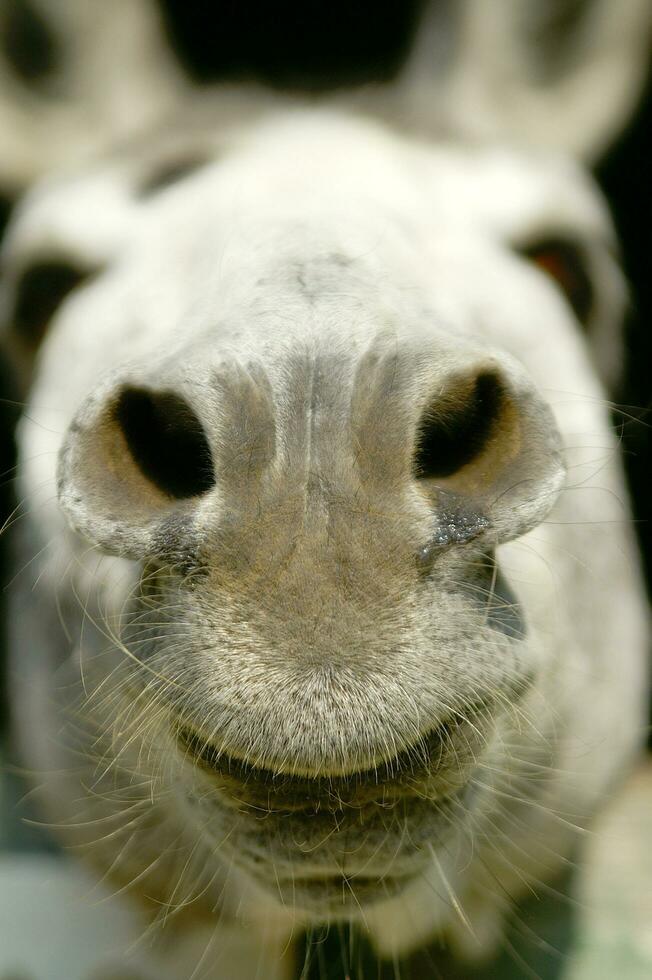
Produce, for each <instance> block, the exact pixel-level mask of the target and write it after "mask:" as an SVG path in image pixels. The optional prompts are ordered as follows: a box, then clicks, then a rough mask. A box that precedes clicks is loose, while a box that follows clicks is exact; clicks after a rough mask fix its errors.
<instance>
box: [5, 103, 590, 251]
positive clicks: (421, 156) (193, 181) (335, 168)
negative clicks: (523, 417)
mask: <svg viewBox="0 0 652 980" xmlns="http://www.w3.org/2000/svg"><path fill="white" fill-rule="evenodd" d="M175 170H176V178H177V179H172V180H167V181H166V180H164V181H163V182H162V183H159V184H157V178H158V176H159V175H161V174H162V175H163V176H164V177H165V175H166V173H167V174H168V175H171V176H172V178H174V177H175ZM546 225H549V226H551V227H553V228H555V229H556V230H559V231H563V230H564V229H565V228H570V229H579V230H580V232H581V233H583V234H584V233H585V234H588V235H596V234H598V235H600V236H603V235H604V228H605V225H606V222H605V217H604V214H603V213H602V209H601V206H600V204H599V203H598V199H597V197H596V195H595V194H594V192H593V189H592V187H591V185H590V183H589V182H588V181H587V180H586V179H585V178H584V177H583V176H581V175H580V173H579V171H578V170H577V168H576V167H575V166H574V165H573V164H571V163H569V162H567V161H564V160H562V159H559V158H556V157H553V156H550V155H549V154H543V155H531V154H529V155H525V154H522V153H518V152H512V151H510V150H506V149H504V148H496V149H492V148H488V149H487V148H484V149H479V148H476V147H473V146H469V147H464V146H452V145H449V144H447V143H436V142H429V143H428V144H425V143H419V142H416V141H411V140H407V139H403V138H401V137H399V136H397V135H395V134H393V133H390V132H389V131H387V130H385V129H384V128H383V127H381V126H379V125H377V124H375V123H372V122H369V121H368V120H365V119H363V118H361V117H355V116H351V115H348V114H344V113H338V112H335V111H320V110H313V111H310V110H305V109H298V108H296V107H295V108H293V109H292V108H291V109H285V110H283V111H278V110H274V111H271V110H265V109H260V108H259V109H258V110H257V111H256V112H253V111H250V112H249V113H245V119H244V121H243V120H242V119H238V116H237V114H236V113H232V114H230V115H229V116H228V117H225V118H220V119H217V120H213V121H211V120H208V121H205V122H204V124H202V125H197V123H196V121H193V122H192V123H191V124H188V123H186V122H185V121H184V120H183V119H180V120H177V121H176V123H173V124H171V125H168V127H167V128H166V130H165V131H164V132H162V133H161V134H160V135H159V136H158V137H157V136H156V135H151V134H148V136H147V138H146V140H144V141H143V143H142V145H139V144H137V143H136V144H132V145H130V146H127V147H124V148H122V149H121V150H120V151H119V152H118V153H117V154H116V155H114V157H113V158H112V159H110V160H107V161H104V162H102V163H100V164H98V165H97V166H95V167H91V168H88V169H87V170H86V172H85V173H84V174H83V175H81V176H75V175H72V176H70V177H64V178H62V179H59V180H57V179H55V180H50V181H48V182H45V183H44V184H42V185H41V186H40V187H39V188H37V189H36V190H35V191H34V192H33V193H32V194H31V195H30V197H29V198H28V200H27V203H26V204H25V205H24V207H23V208H22V214H21V220H20V221H19V222H18V223H17V226H16V227H15V229H14V233H13V236H12V242H11V249H10V250H11V252H12V253H13V254H14V255H20V253H23V254H25V255H29V253H30V252H32V253H33V252H47V251H48V250H51V251H52V250H56V248H57V247H61V248H62V249H63V250H64V251H67V252H69V253H70V252H71V251H72V252H73V253H74V252H75V250H77V251H78V252H79V253H80V254H83V255H85V256H86V257H88V259H89V260H91V261H92V260H95V259H96V260H97V261H100V260H102V259H104V258H106V257H109V256H111V255H115V254H116V253H119V252H120V251H121V250H124V249H125V248H126V247H128V246H129V245H131V244H133V243H135V242H142V243H143V245H144V247H146V248H147V249H148V250H150V251H152V252H153V254H156V255H161V256H162V255H164V254H166V253H168V254H174V253H175V254H177V255H179V254H180V253H181V252H182V251H183V250H184V249H190V250H192V249H193V246H194V245H195V244H196V242H197V241H198V240H199V239H200V238H203V239H204V243H205V245H206V246H207V247H208V246H209V245H211V244H212V245H217V244H218V243H221V244H222V246H223V245H224V242H225V239H226V238H227V237H228V238H229V241H230V243H231V244H232V245H234V244H235V242H236V240H237V238H238V235H242V236H244V237H246V238H247V239H248V241H249V244H250V251H252V252H253V251H255V250H256V247H258V250H259V251H260V250H261V249H262V248H263V247H264V245H265V243H266V242H268V243H269V242H270V241H271V240H273V239H274V240H275V245H274V248H276V249H278V247H279V244H280V243H282V242H283V241H284V242H285V243H286V244H290V243H291V241H292V240H294V241H297V240H298V239H299V238H301V240H303V241H304V243H305V244H306V246H308V247H310V242H311V239H315V240H316V239H319V241H320V242H321V243H323V244H324V246H326V247H331V248H333V249H336V248H337V245H338V240H339V242H340V243H341V241H342V239H345V240H346V242H348V243H349V248H350V250H351V251H356V250H357V251H358V252H362V251H365V250H366V251H369V250H370V249H372V247H373V243H374V242H376V243H379V242H382V240H383V238H384V239H385V240H386V241H387V240H389V239H390V238H393V239H394V240H396V239H397V238H398V239H400V237H401V234H403V235H405V234H407V235H410V236H414V234H415V233H418V234H419V235H420V236H421V237H423V236H429V237H430V238H432V239H433V240H434V239H439V240H442V239H443V238H444V237H447V238H448V239H449V240H450V239H451V237H452V236H460V235H461V236H467V235H470V236H473V237H475V238H476V239H477V238H478V236H480V235H484V236H486V237H487V239H491V238H494V239H505V238H507V239H510V238H511V239H515V238H518V237H526V236H527V235H528V234H529V233H530V231H538V230H539V229H540V228H542V227H545V226H546ZM385 232H387V234H384V233H385ZM329 238H330V241H329Z"/></svg>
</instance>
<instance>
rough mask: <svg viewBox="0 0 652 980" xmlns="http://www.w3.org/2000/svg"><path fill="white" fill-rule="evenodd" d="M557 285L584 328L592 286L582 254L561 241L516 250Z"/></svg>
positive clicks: (553, 239) (565, 241) (573, 246)
mask: <svg viewBox="0 0 652 980" xmlns="http://www.w3.org/2000/svg"><path fill="white" fill-rule="evenodd" d="M519 251H520V253H521V255H523V256H524V257H525V258H526V259H529V260H530V262H533V263H534V265H536V266H538V267H539V268H540V269H541V270H542V271H543V272H545V273H546V275H548V276H550V278H551V279H554V281H555V282H556V283H557V285H558V286H559V288H560V289H561V291H562V293H563V294H564V296H565V297H566V299H567V300H568V303H569V304H570V307H571V309H572V310H573V312H574V314H575V316H576V317H577V319H578V320H579V321H580V323H581V324H583V325H584V326H586V324H587V323H588V321H589V319H590V317H591V313H592V311H593V303H594V292H593V283H592V282H591V277H590V275H589V271H588V268H587V260H586V256H585V254H584V252H583V250H582V249H581V248H580V246H579V245H577V244H576V243H575V242H572V241H568V240H566V239H564V238H552V237H551V238H546V239H543V240H542V241H540V242H535V243H534V244H532V245H526V246H525V247H523V248H521V249H519Z"/></svg>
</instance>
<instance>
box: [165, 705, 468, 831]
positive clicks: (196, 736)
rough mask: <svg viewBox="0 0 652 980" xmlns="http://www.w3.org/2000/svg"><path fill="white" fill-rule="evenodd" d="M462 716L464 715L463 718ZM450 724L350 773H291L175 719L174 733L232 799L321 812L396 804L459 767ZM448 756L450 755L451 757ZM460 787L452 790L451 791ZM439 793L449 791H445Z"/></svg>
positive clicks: (271, 808) (277, 808) (280, 808)
mask: <svg viewBox="0 0 652 980" xmlns="http://www.w3.org/2000/svg"><path fill="white" fill-rule="evenodd" d="M462 720H463V719H462ZM453 728H454V725H451V723H450V722H447V723H444V724H442V725H440V726H438V727H437V728H435V729H433V730H431V731H430V732H427V733H426V734H425V735H424V736H423V737H422V738H421V739H420V740H419V741H418V743H417V744H416V745H413V746H411V747H410V748H408V749H404V750H403V751H401V752H399V753H398V754H397V755H396V756H395V757H394V758H392V759H390V760H388V761H385V762H383V763H381V764H380V765H378V766H377V767H375V768H371V769H366V770H361V771H358V772H354V773H352V774H350V775H346V776H341V775H335V776H330V775H323V776H321V775H315V776H303V775H293V774H288V773H285V772H281V773H278V772H274V771H273V770H272V769H268V768H265V767H262V766H258V765H254V764H252V763H249V762H246V761H244V760H242V759H239V758H237V757H234V756H232V755H230V754H229V753H228V752H225V751H222V750H220V749H219V748H218V747H217V746H216V745H214V744H213V743H212V742H211V741H209V740H207V739H206V738H205V737H204V736H203V735H202V734H201V733H200V732H199V731H197V730H196V729H195V728H194V727H192V726H190V725H188V724H185V723H178V724H177V725H176V726H175V730H174V731H175V735H176V738H177V741H178V744H179V745H180V747H181V748H182V750H183V752H184V755H185V756H187V757H189V758H190V759H191V760H192V761H193V762H194V763H195V764H197V765H199V766H200V767H201V768H202V769H204V770H205V771H207V772H209V773H211V774H212V775H214V776H217V777H218V779H219V782H220V784H221V785H222V788H223V789H224V790H225V791H226V792H227V794H228V795H230V796H231V797H232V798H233V799H234V800H235V801H236V802H238V803H244V804H247V805H250V806H254V807H258V808H261V809H264V810H265V811H267V812H269V811H275V812H302V813H306V812H319V811H322V812H323V811H331V812H332V811H336V810H342V809H344V808H347V807H348V808H362V807H367V806H369V805H374V806H376V807H377V806H385V807H388V806H394V805H395V804H396V803H397V802H398V801H399V800H400V799H403V798H405V797H406V796H409V795H413V794H414V795H421V793H420V792H419V790H420V786H421V784H422V782H423V780H424V779H425V778H426V777H430V776H432V774H433V771H435V770H437V771H444V770H445V769H447V768H448V766H450V765H451V763H452V765H453V766H455V767H457V768H458V769H459V767H460V765H461V759H460V755H461V749H460V746H458V745H453V744H452V743H451V734H452V729H453ZM451 756H452V758H450V757H451ZM457 788H459V783H458V784H457V786H454V787H453V788H452V791H454V790H455V789H457ZM442 795H443V796H445V795H448V794H447V793H446V792H445V790H444V791H442Z"/></svg>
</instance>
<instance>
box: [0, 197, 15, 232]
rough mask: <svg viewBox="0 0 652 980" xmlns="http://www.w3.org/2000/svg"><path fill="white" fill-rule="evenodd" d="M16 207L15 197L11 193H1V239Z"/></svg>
mask: <svg viewBox="0 0 652 980" xmlns="http://www.w3.org/2000/svg"><path fill="white" fill-rule="evenodd" d="M13 206H14V195H13V194H11V193H9V191H0V239H1V238H2V236H3V235H4V232H5V228H6V227H7V225H8V223H9V218H10V217H11V209H12V208H13Z"/></svg>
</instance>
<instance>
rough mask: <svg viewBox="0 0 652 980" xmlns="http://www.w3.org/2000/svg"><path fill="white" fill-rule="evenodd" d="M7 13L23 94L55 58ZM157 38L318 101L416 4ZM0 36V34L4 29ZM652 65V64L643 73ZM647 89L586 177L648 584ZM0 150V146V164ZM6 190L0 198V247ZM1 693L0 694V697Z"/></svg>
mask: <svg viewBox="0 0 652 980" xmlns="http://www.w3.org/2000/svg"><path fill="white" fill-rule="evenodd" d="M0 2H3V3H4V2H6V3H7V7H6V8H5V17H6V16H7V11H9V12H10V15H11V16H10V19H9V20H8V21H7V24H9V26H10V28H11V30H8V29H7V30H5V36H4V38H3V42H2V47H3V49H4V52H3V56H4V57H5V58H8V59H9V60H10V61H12V62H13V67H14V70H15V71H16V72H17V73H19V74H21V75H22V77H23V78H24V80H26V81H27V82H29V81H30V79H32V80H34V79H38V78H39V75H40V74H42V72H43V71H44V70H46V71H49V70H50V69H51V68H52V64H53V62H56V59H57V57H59V53H58V51H57V47H56V41H55V38H54V36H52V34H51V32H49V31H48V26H47V24H45V23H44V22H43V20H42V19H41V18H40V17H39V15H38V12H37V9H36V7H35V6H33V5H32V4H31V3H30V0H0ZM159 5H160V7H161V10H162V13H163V17H164V23H165V28H166V33H167V35H168V39H169V42H170V44H171V47H172V48H173V50H174V52H175V54H176V56H177V59H178V61H179V63H180V64H181V65H182V67H183V69H184V70H185V72H186V74H187V75H188V76H189V77H190V78H192V79H193V81H195V82H197V83H199V84H205V83H209V82H215V81H219V80H223V79H230V80H240V79H257V80H259V81H262V82H264V83H266V84H271V85H273V86H275V87H279V88H293V89H298V90H303V91H308V92H321V91H328V90H329V89H335V88H338V87H342V86H346V85H349V84H359V83H362V82H366V81H388V80H391V78H392V77H393V76H394V75H395V74H396V72H397V71H398V70H399V69H400V67H401V65H402V64H403V62H404V59H405V57H406V54H407V52H408V51H409V48H410V44H411V41H412V38H413V36H414V32H415V30H416V28H417V26H418V23H419V17H420V14H421V12H422V9H423V7H424V0H401V2H385V3H383V2H380V0H375V2H371V0H356V2H351V0H330V2H326V0H277V2H275V3H273V4H271V3H269V2H256V0H249V2H243V0H219V2H217V0H216V2H213V3H211V2H210V0H204V2H202V0H159ZM5 26H6V25H5ZM651 63H652V62H651ZM651 126H652V84H648V86H647V92H646V94H645V95H644V97H643V99H642V102H641V104H640V107H639V110H638V112H637V114H636V116H635V117H634V119H633V120H632V121H631V123H630V125H629V126H628V128H627V130H626V131H625V132H624V133H623V135H622V136H621V138H620V139H619V141H618V142H617V144H616V145H615V146H614V147H613V149H612V150H611V152H610V153H609V154H608V156H607V157H606V158H605V159H604V160H602V161H601V162H600V164H599V166H598V167H597V171H596V176H597V178H598V180H599V182H600V184H601V185H602V187H603V189H604V191H605V193H606V195H607V198H608V200H609V202H610V205H611V208H612V211H613V215H614V218H615V221H616V225H617V227H618V230H619V233H620V238H621V242H622V248H623V261H624V266H625V271H626V273H627V276H628V278H629V281H630V283H631V289H632V308H631V313H630V318H629V323H628V330H627V361H626V371H625V377H624V381H623V384H622V387H621V389H620V391H618V392H617V393H616V396H615V397H616V400H617V402H618V403H619V404H621V405H622V406H623V411H622V412H620V411H617V410H616V411H615V412H614V425H615V427H616V428H617V430H618V432H619V434H621V436H622V444H623V448H624V451H625V461H626V467H627V472H628V476H629V479H630V484H631V488H632V493H633V499H634V508H635V520H636V527H637V530H638V533H639V537H640V541H641V544H642V549H643V554H644V558H645V562H646V570H647V576H648V583H650V581H651V570H652V546H651V545H652V542H651V535H650V493H649V491H648V472H649V471H650V469H651V464H652V458H651V452H650V442H651V440H650V433H651V431H652V430H651V423H652V415H651V413H650V409H651V407H652V402H651V385H650V378H649V376H650V368H651V367H652V330H651V329H650V322H651V320H652V181H651V180H650V176H649V174H650V169H651V163H652V146H651V141H650V132H651ZM1 152H2V140H1V134H0V153H1ZM15 193H16V190H15V188H12V190H11V191H9V190H7V189H6V188H5V189H3V188H2V187H1V186H0V235H1V228H2V224H3V223H4V222H5V221H6V220H7V219H8V217H9V215H10V212H11V206H12V203H13V198H14V197H15ZM18 397H19V396H18V395H17V393H16V391H15V390H14V386H13V383H12V378H11V375H10V371H9V369H8V368H7V366H6V364H4V363H2V364H0V399H1V400H0V472H2V474H3V477H2V485H1V499H0V507H1V509H2V516H1V517H0V525H1V524H2V523H3V522H4V521H5V520H6V519H7V517H8V515H10V514H11V511H12V508H13V507H14V505H15V501H14V499H13V497H14V495H13V486H14V484H13V467H14V460H15V456H14V445H13V429H14V425H15V421H16V418H17V414H18V410H19V407H18V405H17V403H16V400H17V398H18ZM0 562H2V567H0V573H1V574H2V581H3V582H6V581H7V573H8V559H7V547H6V536H2V537H0ZM3 688H4V685H0V690H2V689H3Z"/></svg>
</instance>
